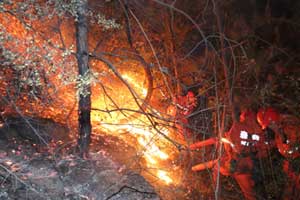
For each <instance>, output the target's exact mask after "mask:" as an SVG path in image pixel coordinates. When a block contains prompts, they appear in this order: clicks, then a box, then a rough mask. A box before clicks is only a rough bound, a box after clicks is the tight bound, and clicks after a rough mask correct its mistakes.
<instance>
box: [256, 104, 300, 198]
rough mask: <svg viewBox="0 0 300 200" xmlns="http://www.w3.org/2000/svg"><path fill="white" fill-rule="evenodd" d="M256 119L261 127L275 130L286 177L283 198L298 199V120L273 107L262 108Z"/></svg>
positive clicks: (299, 151) (299, 137)
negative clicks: (282, 113) (281, 113)
mask: <svg viewBox="0 0 300 200" xmlns="http://www.w3.org/2000/svg"><path fill="white" fill-rule="evenodd" d="M257 121H258V122H259V124H260V125H261V127H262V128H263V129H267V128H270V129H272V130H273V131H274V132H275V142H276V147H277V149H278V151H279V152H280V154H281V155H282V156H283V157H284V161H283V165H282V169H283V171H284V173H285V174H286V177H287V179H288V181H287V184H286V186H285V189H284V192H283V199H300V127H299V120H297V119H295V118H292V117H291V116H287V115H285V116H284V115H282V116H280V115H279V113H278V112H277V111H276V110H275V109H273V108H262V109H260V110H259V111H258V113H257Z"/></svg>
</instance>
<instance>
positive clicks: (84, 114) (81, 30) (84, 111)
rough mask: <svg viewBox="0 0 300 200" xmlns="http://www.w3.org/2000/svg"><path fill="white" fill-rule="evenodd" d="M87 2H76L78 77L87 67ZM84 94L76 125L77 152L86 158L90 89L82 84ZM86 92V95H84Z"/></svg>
mask: <svg viewBox="0 0 300 200" xmlns="http://www.w3.org/2000/svg"><path fill="white" fill-rule="evenodd" d="M87 4H88V3H87V0H78V2H77V6H78V7H77V20H76V23H75V26H76V47H77V63H78V70H79V75H81V76H85V75H87V73H88V71H89V66H88V62H89V61H88V40H87V17H86V13H87ZM84 90H86V91H85V94H82V93H81V92H80V93H79V107H78V112H79V113H78V123H79V139H78V146H79V152H80V155H81V156H82V157H86V155H87V152H88V147H89V144H90V137H91V116H90V114H91V87H90V85H89V84H87V85H85V84H84ZM86 92H87V93H86Z"/></svg>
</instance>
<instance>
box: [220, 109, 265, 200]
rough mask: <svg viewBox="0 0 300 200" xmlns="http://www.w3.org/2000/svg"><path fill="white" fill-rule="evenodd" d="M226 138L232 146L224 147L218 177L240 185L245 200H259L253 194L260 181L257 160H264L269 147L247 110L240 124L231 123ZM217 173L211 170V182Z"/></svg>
mask: <svg viewBox="0 0 300 200" xmlns="http://www.w3.org/2000/svg"><path fill="white" fill-rule="evenodd" d="M225 137H226V138H227V139H228V140H229V141H230V142H231V145H229V144H224V145H225V152H224V155H223V156H222V157H221V167H220V173H221V174H222V175H225V176H229V175H231V176H233V177H234V179H235V180H236V181H237V183H238V184H239V186H240V188H241V190H242V192H243V195H244V197H245V199H247V200H255V199H259V198H258V197H260V198H261V196H259V194H258V193H257V191H256V188H255V186H256V184H257V182H258V181H257V180H255V178H254V177H259V174H257V173H258V171H259V170H257V168H258V166H257V165H258V164H257V163H258V160H259V159H261V158H264V157H266V156H267V150H268V147H267V145H266V143H265V142H266V138H265V137H264V135H263V132H262V129H261V128H260V127H259V125H258V123H257V122H256V115H255V113H254V112H252V111H250V110H246V111H244V112H242V113H241V115H240V121H239V122H235V123H233V125H232V127H231V129H230V130H229V132H228V133H226V135H225ZM217 172H218V169H217V166H215V168H214V178H215V177H216V174H217Z"/></svg>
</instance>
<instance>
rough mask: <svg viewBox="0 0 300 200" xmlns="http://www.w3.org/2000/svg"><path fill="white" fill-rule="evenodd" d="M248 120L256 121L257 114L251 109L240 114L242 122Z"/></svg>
mask: <svg viewBox="0 0 300 200" xmlns="http://www.w3.org/2000/svg"><path fill="white" fill-rule="evenodd" d="M246 120H249V121H251V120H252V121H253V120H254V121H255V113H254V112H253V111H252V110H250V109H246V110H244V111H242V112H241V114H240V122H245V121H246Z"/></svg>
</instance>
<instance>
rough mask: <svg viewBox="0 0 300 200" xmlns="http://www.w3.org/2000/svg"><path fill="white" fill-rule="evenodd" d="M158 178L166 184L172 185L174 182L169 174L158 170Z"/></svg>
mask: <svg viewBox="0 0 300 200" xmlns="http://www.w3.org/2000/svg"><path fill="white" fill-rule="evenodd" d="M157 176H158V177H159V178H160V179H161V180H163V181H164V182H165V183H166V184H170V183H172V182H173V180H172V179H171V178H170V177H169V176H168V175H167V172H165V171H162V170H158V172H157Z"/></svg>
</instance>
